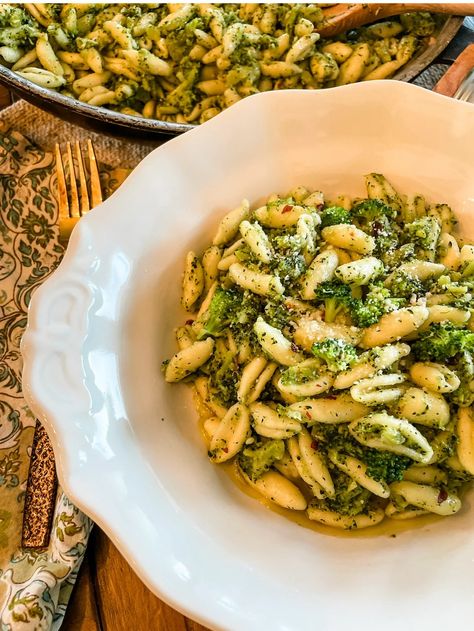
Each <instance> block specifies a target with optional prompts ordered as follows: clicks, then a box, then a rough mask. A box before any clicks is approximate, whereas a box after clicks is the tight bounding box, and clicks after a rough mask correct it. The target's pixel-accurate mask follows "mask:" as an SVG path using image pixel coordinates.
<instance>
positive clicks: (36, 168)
mask: <svg viewBox="0 0 474 631" xmlns="http://www.w3.org/2000/svg"><path fill="white" fill-rule="evenodd" d="M29 107H31V106H29ZM33 109H34V108H33ZM83 133H84V132H83ZM56 137H57V136H56ZM63 137H64V136H63ZM102 176H103V190H104V192H105V193H106V194H107V193H110V192H111V189H112V188H114V187H115V186H117V185H118V183H119V182H120V181H122V180H123V179H124V170H123V169H122V170H120V169H119V170H114V171H113V170H111V169H109V170H105V172H103V173H102ZM55 190H56V182H55V173H54V158H53V155H52V153H51V152H48V151H45V150H43V149H41V148H39V147H38V146H36V145H35V144H34V143H33V142H31V141H30V140H28V139H27V138H26V137H25V136H24V135H22V134H20V133H19V132H18V131H10V130H7V129H6V125H5V123H2V122H0V629H1V631H10V630H11V631H17V630H21V631H33V630H35V631H38V630H43V629H44V630H48V629H51V628H52V629H58V628H59V626H60V625H61V622H62V619H63V617H64V613H65V609H66V605H67V602H68V600H69V596H70V594H71V591H72V588H73V585H74V582H75V580H76V577H77V573H78V571H79V568H80V565H81V562H82V559H83V556H84V552H85V550H86V545H87V540H88V537H89V533H90V531H91V527H92V522H91V520H90V519H89V518H88V517H86V516H85V515H84V514H83V513H82V512H81V511H80V510H79V509H78V508H76V507H75V506H74V505H73V504H72V503H71V502H70V501H69V500H68V498H67V497H66V496H65V495H64V493H63V492H62V490H61V489H60V488H59V489H58V493H57V499H56V507H55V513H54V518H53V527H52V533H51V539H50V543H49V546H48V548H47V549H44V550H41V551H36V550H35V551H32V550H24V549H22V548H21V531H22V513H23V506H24V500H25V490H26V481H27V478H28V469H29V461H30V455H31V444H32V440H33V434H34V428H35V423H36V420H35V417H34V415H33V414H32V412H31V411H30V410H29V409H28V407H27V405H26V403H25V401H24V399H23V395H22V390H21V370H22V359H21V354H20V339H21V336H22V334H23V331H24V329H25V326H26V319H27V309H28V304H29V302H30V299H31V296H32V294H33V292H34V291H35V289H36V287H38V286H39V285H40V284H41V283H42V282H43V281H44V280H45V279H46V278H47V277H48V276H49V275H50V274H51V273H52V272H53V271H54V269H55V268H56V267H57V265H58V264H59V262H60V260H61V257H62V255H63V248H62V247H61V246H60V245H59V243H58V235H59V231H58V226H57V220H58V208H57V204H56V199H55V197H54V191H55Z"/></svg>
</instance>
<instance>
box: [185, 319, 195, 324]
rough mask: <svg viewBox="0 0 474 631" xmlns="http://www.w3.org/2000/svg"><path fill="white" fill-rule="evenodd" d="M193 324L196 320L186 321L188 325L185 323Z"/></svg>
mask: <svg viewBox="0 0 474 631" xmlns="http://www.w3.org/2000/svg"><path fill="white" fill-rule="evenodd" d="M193 322H194V320H192V319H191V320H186V323H185V324H188V325H190V324H193Z"/></svg>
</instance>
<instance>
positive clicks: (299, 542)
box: [23, 81, 474, 631]
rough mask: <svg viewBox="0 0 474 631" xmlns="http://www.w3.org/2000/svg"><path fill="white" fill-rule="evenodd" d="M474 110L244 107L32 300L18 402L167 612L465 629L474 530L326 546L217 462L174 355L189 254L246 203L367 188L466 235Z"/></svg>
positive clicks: (153, 178) (85, 228)
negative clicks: (435, 212) (378, 187)
mask: <svg viewBox="0 0 474 631" xmlns="http://www.w3.org/2000/svg"><path fill="white" fill-rule="evenodd" d="M473 138H474V107H473V106H472V105H469V104H466V103H460V102H456V101H453V100H450V99H448V98H445V97H442V96H438V95H436V94H432V93H429V92H427V91H425V90H423V89H421V88H417V87H414V86H412V85H407V84H403V83H398V82H391V81H386V82H370V83H362V84H356V85H353V86H346V87H341V88H335V89H332V90H326V91H321V92H310V91H302V92H301V91H288V92H279V93H277V92H273V93H268V94H261V95H259V96H256V97H252V98H249V99H245V100H244V101H242V102H241V103H239V104H237V105H236V106H234V107H232V108H230V109H229V110H226V111H225V112H224V113H223V114H221V115H219V116H218V117H217V118H215V119H214V120H212V121H210V122H209V123H207V124H206V125H203V126H202V127H199V128H197V129H196V130H194V131H191V132H189V133H187V134H185V135H184V136H182V137H179V138H176V139H174V140H172V141H170V142H168V143H167V144H165V145H164V146H162V147H160V148H159V149H156V150H155V151H154V152H153V153H152V154H151V155H150V156H148V157H147V158H146V159H145V160H144V161H143V162H142V163H141V164H140V165H139V166H138V168H137V169H136V170H135V171H134V173H133V174H132V175H131V176H130V177H129V179H128V180H127V181H126V182H125V184H124V185H123V186H122V187H121V188H120V190H119V191H118V192H117V193H116V194H115V195H113V197H111V198H110V199H109V200H107V201H106V202H105V203H104V204H102V206H101V207H99V208H97V209H95V210H94V211H93V212H91V213H90V214H89V215H87V217H86V218H85V219H83V220H82V221H81V222H80V223H79V225H78V226H77V228H76V229H75V230H74V233H73V235H72V238H71V242H70V246H69V248H68V251H67V253H66V256H65V257H64V260H63V262H62V263H61V265H60V266H59V268H58V270H57V271H56V272H55V273H54V274H53V275H52V277H51V278H50V279H49V280H47V281H46V282H45V283H44V285H43V286H42V287H41V288H40V289H38V290H37V292H36V294H35V295H34V297H33V300H32V304H31V310H30V316H29V324H28V329H27V332H26V334H25V336H24V339H23V353H24V358H25V371H24V389H25V396H26V397H27V401H28V403H29V405H30V406H31V408H32V409H33V411H34V412H35V414H36V415H37V416H38V418H39V419H40V420H41V421H42V422H43V423H44V424H45V426H46V428H47V430H48V433H49V435H50V437H51V440H52V442H53V446H54V450H55V454H56V457H57V464H58V471H59V477H60V481H61V484H62V485H63V487H64V489H65V490H66V492H67V493H68V495H69V496H70V498H71V499H72V500H74V501H75V502H76V503H77V504H78V506H80V507H81V508H82V509H83V510H84V511H85V512H86V513H88V514H89V515H90V516H91V517H92V518H93V519H94V520H95V521H96V522H97V523H98V524H99V525H100V526H101V527H102V528H103V529H104V530H105V531H106V532H107V533H108V535H109V536H110V537H111V538H112V540H113V541H114V542H115V544H116V545H117V546H118V547H119V549H120V550H121V551H122V553H123V554H124V555H125V557H126V558H127V560H128V561H129V562H130V563H131V564H132V566H133V568H134V569H135V570H136V571H137V573H138V574H139V576H140V577H141V578H142V579H143V580H144V581H145V583H146V584H147V585H148V586H149V587H150V588H151V589H152V590H153V591H154V592H156V593H157V594H158V595H159V596H161V597H162V598H164V599H165V600H166V601H167V602H169V603H170V604H171V605H173V606H174V607H176V608H178V609H180V610H181V611H183V612H184V613H186V614H188V615H189V616H191V617H193V618H195V619H197V620H199V621H200V622H201V623H203V624H206V625H208V626H210V627H212V628H213V629H226V630H232V631H264V630H267V629H268V630H271V631H312V630H314V629H318V631H337V630H339V629H345V628H351V629H352V630H354V631H355V630H357V631H370V630H372V629H374V630H375V629H379V628H383V629H384V630H385V631H392V630H393V631H395V630H396V631H399V629H400V626H401V625H403V628H404V629H406V630H411V629H417V630H424V629H427V628H428V627H429V628H430V629H431V630H437V629H439V630H441V629H445V628H446V627H448V628H449V627H451V628H453V624H454V626H456V624H457V623H456V622H455V621H459V624H461V621H462V620H465V621H467V620H472V619H474V599H473V597H472V584H473V581H474V529H473V526H472V523H473V517H474V514H473V512H472V510H471V507H470V503H471V502H470V501H469V498H468V500H467V502H466V506H465V508H464V509H463V511H462V512H461V513H460V514H459V515H457V516H456V517H453V518H450V519H446V520H444V521H438V522H436V523H434V524H432V525H431V526H426V527H424V528H422V529H416V530H412V531H407V532H404V533H403V534H400V535H399V536H397V537H396V538H390V537H386V536H384V537H376V538H373V537H372V538H371V537H367V538H336V537H330V536H325V535H322V534H318V533H315V532H313V531H311V530H308V529H305V528H301V527H300V526H298V525H296V524H295V523H293V522H291V521H288V520H286V519H284V518H283V517H281V516H280V515H277V514H276V513H273V512H272V511H269V510H268V509H266V508H265V507H263V506H262V505H261V504H260V503H258V502H257V501H255V500H253V499H251V498H249V497H247V496H246V495H244V494H243V493H242V492H241V491H240V490H239V489H238V488H236V487H235V486H234V484H233V483H232V481H231V480H230V479H229V478H228V477H227V475H226V474H225V473H223V472H222V471H221V470H220V469H219V468H218V467H215V466H212V465H211V464H209V462H208V460H207V456H206V449H205V446H204V444H203V441H202V439H201V437H200V435H199V433H198V430H197V427H196V422H195V419H196V415H195V413H194V411H193V406H192V402H191V399H190V394H189V392H188V390H187V388H186V387H185V386H170V385H167V384H165V383H164V381H163V378H162V376H161V373H160V362H161V361H162V360H163V359H164V358H165V357H169V356H170V355H171V354H172V353H173V352H174V341H173V335H172V329H173V327H174V326H175V324H176V322H177V321H180V320H181V319H182V317H183V314H181V313H180V312H179V309H178V302H179V284H180V274H181V272H182V262H183V256H184V254H185V253H186V251H187V250H188V249H190V248H193V249H196V250H199V249H200V248H201V247H203V246H204V245H205V244H206V243H207V242H208V241H209V239H210V236H211V234H212V230H213V228H214V226H215V225H216V222H217V220H218V218H219V217H220V216H221V215H222V214H223V213H224V212H225V211H226V210H228V209H231V208H233V207H234V206H236V205H237V204H238V203H239V202H240V200H241V199H242V198H243V197H247V198H249V199H250V201H251V202H256V201H257V200H258V199H259V198H262V197H264V196H266V195H268V194H269V193H271V192H273V191H281V192H283V191H286V190H288V189H289V188H291V187H293V186H294V185H297V184H303V185H307V186H310V187H318V188H321V189H322V190H324V191H325V192H326V193H327V194H328V195H329V196H331V195H333V194H335V193H340V192H347V193H350V194H362V193H363V178H362V175H363V174H365V173H367V172H370V171H377V172H381V173H384V174H385V175H386V176H388V177H389V178H390V179H391V180H392V181H393V183H394V184H395V185H396V186H397V187H399V188H400V190H402V191H404V192H420V193H422V194H426V195H427V196H428V197H429V198H431V199H432V200H439V201H446V202H448V203H449V204H451V205H452V206H453V207H454V208H455V210H456V212H457V213H458V215H459V217H460V219H461V222H462V224H463V226H464V227H465V228H466V229H467V230H468V231H470V232H471V236H474V219H473V217H474V214H473V213H474V141H473Z"/></svg>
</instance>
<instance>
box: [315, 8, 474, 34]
mask: <svg viewBox="0 0 474 631" xmlns="http://www.w3.org/2000/svg"><path fill="white" fill-rule="evenodd" d="M409 11H429V12H430V13H445V14H449V15H474V4H472V3H461V4H457V3H454V4H450V3H445V4H336V5H334V6H332V7H329V8H328V9H324V17H325V22H323V24H322V26H321V27H320V28H318V29H317V31H318V33H319V34H320V35H321V36H322V37H333V36H334V35H338V34H339V33H343V32H344V31H349V30H351V29H354V28H358V27H359V26H363V25H364V24H368V23H369V22H374V21H375V20H381V19H383V18H388V17H392V16H394V15H399V14H400V13H408V12H409Z"/></svg>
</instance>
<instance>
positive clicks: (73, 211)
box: [66, 142, 79, 217]
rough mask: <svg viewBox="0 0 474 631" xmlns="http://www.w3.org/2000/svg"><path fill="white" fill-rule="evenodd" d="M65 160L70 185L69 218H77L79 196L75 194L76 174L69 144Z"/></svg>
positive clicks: (69, 144) (68, 144)
mask: <svg viewBox="0 0 474 631" xmlns="http://www.w3.org/2000/svg"><path fill="white" fill-rule="evenodd" d="M66 151H67V160H68V164H69V184H70V185H71V190H70V193H71V204H70V206H69V214H70V216H71V217H79V195H78V193H77V182H76V174H75V172H74V162H73V159H72V151H71V143H70V142H68V143H67V145H66Z"/></svg>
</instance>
